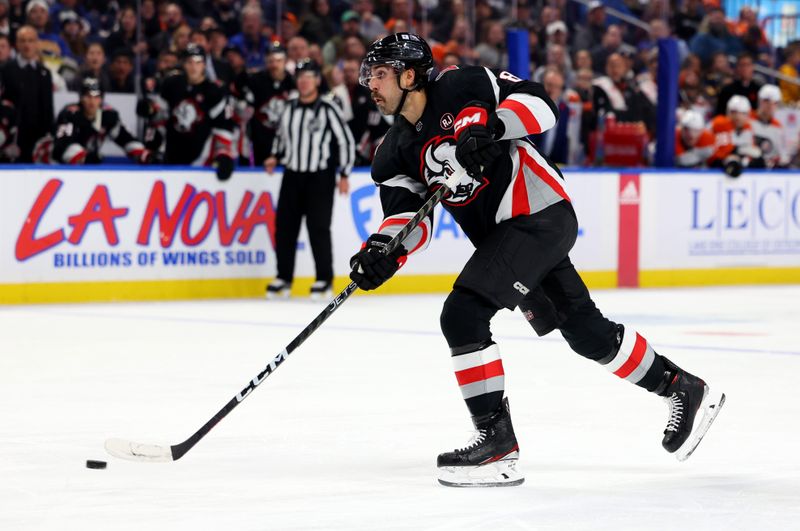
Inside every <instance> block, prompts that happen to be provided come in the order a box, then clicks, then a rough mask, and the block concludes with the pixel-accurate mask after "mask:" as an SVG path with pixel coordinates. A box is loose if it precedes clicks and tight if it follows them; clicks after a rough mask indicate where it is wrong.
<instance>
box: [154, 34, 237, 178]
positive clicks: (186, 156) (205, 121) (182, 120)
mask: <svg viewBox="0 0 800 531" xmlns="http://www.w3.org/2000/svg"><path fill="white" fill-rule="evenodd" d="M183 70H184V71H183V73H181V74H177V75H174V76H170V77H168V78H166V79H165V80H164V84H163V85H162V87H161V97H162V98H163V99H164V101H165V102H166V103H167V105H168V108H169V120H168V122H167V147H166V163H167V164H187V165H191V166H211V165H212V163H213V164H214V165H215V166H216V171H217V178H218V179H220V180H221V181H226V180H228V179H229V178H230V176H231V174H232V173H233V158H232V155H231V154H232V143H233V133H232V127H233V124H232V121H231V116H230V108H229V106H228V98H227V97H226V95H225V89H223V88H221V87H220V86H218V85H217V84H216V83H213V82H211V81H209V80H208V79H207V78H206V73H205V70H206V55H205V52H204V51H203V49H202V48H200V47H199V46H197V45H196V44H189V45H188V46H187V47H186V51H185V52H184V55H183Z"/></svg>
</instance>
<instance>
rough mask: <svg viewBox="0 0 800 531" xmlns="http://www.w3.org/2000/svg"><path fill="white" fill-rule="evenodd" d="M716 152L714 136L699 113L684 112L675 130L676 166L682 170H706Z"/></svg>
mask: <svg viewBox="0 0 800 531" xmlns="http://www.w3.org/2000/svg"><path fill="white" fill-rule="evenodd" d="M713 152H714V135H713V134H711V131H709V130H707V129H706V128H705V123H704V122H703V117H702V116H700V113H699V112H697V111H691V110H687V111H683V115H682V116H681V120H680V124H679V125H678V127H677V128H676V129H675V165H676V166H678V167H680V168H704V167H705V166H706V162H707V161H708V159H709V157H711V154H712V153H713Z"/></svg>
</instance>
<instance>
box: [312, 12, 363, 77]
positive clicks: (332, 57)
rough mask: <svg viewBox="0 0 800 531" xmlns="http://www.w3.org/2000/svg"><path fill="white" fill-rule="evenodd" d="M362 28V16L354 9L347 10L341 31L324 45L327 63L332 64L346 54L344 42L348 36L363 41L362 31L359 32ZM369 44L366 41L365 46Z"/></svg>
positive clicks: (323, 54) (323, 49) (343, 16)
mask: <svg viewBox="0 0 800 531" xmlns="http://www.w3.org/2000/svg"><path fill="white" fill-rule="evenodd" d="M360 30H361V16H360V15H359V14H358V13H356V12H355V11H353V10H352V9H351V10H348V11H345V12H344V14H343V15H342V31H341V33H338V34H336V35H334V36H333V37H332V38H331V39H330V40H329V41H328V42H326V43H325V46H323V47H322V57H323V58H324V60H325V64H329V65H332V64H334V63H335V62H336V61H337V60H339V59H341V58H342V57H343V56H344V42H345V39H347V38H348V37H358V38H359V39H361V40H362V41H363V38H362V37H361V33H359V31H360ZM367 44H369V43H368V42H365V43H364V46H365V47H366V45H367Z"/></svg>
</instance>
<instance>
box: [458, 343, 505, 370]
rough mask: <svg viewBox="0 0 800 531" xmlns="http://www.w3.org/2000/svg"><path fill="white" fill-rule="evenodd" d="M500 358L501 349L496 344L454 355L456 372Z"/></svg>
mask: <svg viewBox="0 0 800 531" xmlns="http://www.w3.org/2000/svg"><path fill="white" fill-rule="evenodd" d="M499 359H500V349H499V348H498V347H497V345H496V344H492V345H489V346H488V347H486V348H485V349H483V350H478V351H476V352H470V353H469V354H461V355H460V356H453V369H454V370H455V372H458V371H463V370H465V369H471V368H473V367H480V366H481V365H486V364H487V363H491V362H493V361H497V360H499Z"/></svg>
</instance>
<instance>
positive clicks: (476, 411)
mask: <svg viewBox="0 0 800 531" xmlns="http://www.w3.org/2000/svg"><path fill="white" fill-rule="evenodd" d="M453 351H454V353H453V358H452V359H453V368H454V370H455V373H456V380H457V381H458V385H459V387H460V388H461V394H462V396H463V397H464V401H465V402H466V403H467V407H468V408H469V412H470V413H471V414H472V416H473V417H479V416H483V415H488V414H491V413H494V412H495V411H496V410H497V409H498V408H499V407H500V403H501V402H502V400H503V392H504V390H505V372H504V371H503V360H502V359H500V349H498V348H497V344H495V343H491V344H489V345H485V344H484V345H481V348H480V350H470V351H467V352H459V349H453ZM455 352H458V353H457V354H456V353H455Z"/></svg>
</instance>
